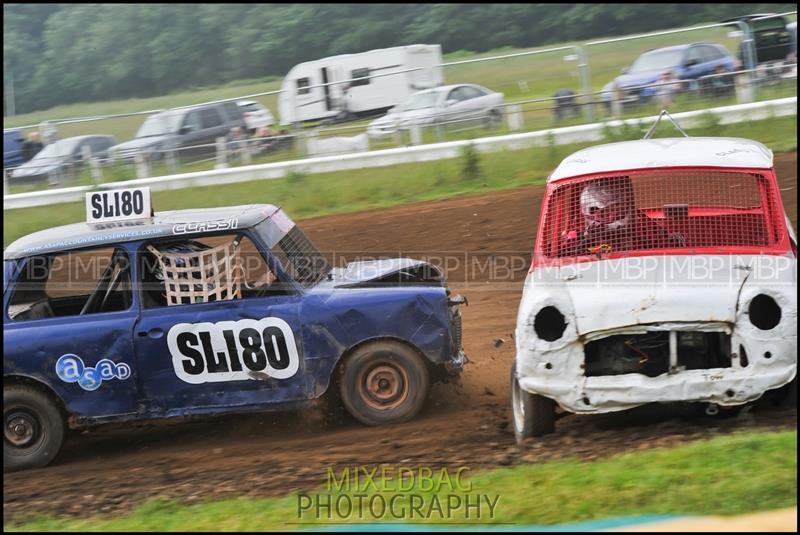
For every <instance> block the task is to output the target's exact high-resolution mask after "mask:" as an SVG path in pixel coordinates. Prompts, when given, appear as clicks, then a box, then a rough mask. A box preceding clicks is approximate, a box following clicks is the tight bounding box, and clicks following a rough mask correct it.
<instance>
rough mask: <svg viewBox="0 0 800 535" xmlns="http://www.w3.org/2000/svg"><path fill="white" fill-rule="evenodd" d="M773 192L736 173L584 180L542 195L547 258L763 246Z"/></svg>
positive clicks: (772, 223)
mask: <svg viewBox="0 0 800 535" xmlns="http://www.w3.org/2000/svg"><path fill="white" fill-rule="evenodd" d="M773 195H774V192H773V191H771V188H770V186H769V183H768V181H767V180H765V179H764V177H763V176H761V175H758V174H752V173H742V172H722V171H720V172H718V171H702V172H698V171H670V170H664V171H648V172H642V173H632V174H630V175H625V176H615V177H603V178H587V179H585V180H581V181H577V182H568V183H565V184H563V185H561V186H557V187H556V188H555V189H554V190H553V191H552V192H551V194H550V196H549V201H548V206H547V214H546V217H545V222H544V228H543V234H542V236H543V240H542V249H543V250H542V252H543V253H544V254H545V255H546V256H550V257H565V256H579V255H587V254H596V253H610V252H621V251H640V250H656V249H670V248H691V249H697V248H709V247H711V248H713V247H736V246H769V245H771V244H774V243H775V242H777V241H778V240H779V238H780V236H779V229H780V228H781V227H780V223H779V222H776V220H775V219H774V217H775V216H774V214H775V213H776V210H777V208H776V205H775V200H774V199H773Z"/></svg>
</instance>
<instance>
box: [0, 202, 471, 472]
mask: <svg viewBox="0 0 800 535" xmlns="http://www.w3.org/2000/svg"><path fill="white" fill-rule="evenodd" d="M144 190H147V188H134V189H132V190H131V189H128V190H113V191H102V192H93V193H89V194H87V202H86V205H87V222H85V223H77V224H72V225H66V226H61V227H55V228H51V229H48V230H45V231H40V232H37V233H34V234H31V235H28V236H25V237H23V238H20V239H19V240H17V241H15V242H14V243H12V244H11V245H9V246H8V248H7V249H6V250H5V251H4V253H3V259H4V270H3V273H4V284H3V306H4V307H5V310H6V314H4V319H3V328H4V333H3V372H4V374H3V406H4V418H5V419H4V428H5V429H6V440H5V442H4V445H3V464H4V466H5V467H6V468H11V469H21V468H29V467H39V466H44V465H46V464H48V463H50V462H51V461H52V460H53V458H55V457H56V455H57V454H58V451H59V449H60V447H61V443H62V439H63V436H64V430H65V428H66V427H67V426H69V427H71V428H76V427H77V428H80V427H86V426H92V425H95V424H101V423H105V422H137V421H142V420H148V419H154V418H171V417H177V418H180V417H186V416H190V415H204V414H205V415H212V414H228V413H236V412H243V411H263V410H278V409H288V408H292V409H296V408H301V407H307V406H309V405H311V404H312V403H314V400H315V399H317V398H320V397H322V396H323V395H325V397H326V399H329V400H337V403H338V402H339V401H340V402H341V404H342V405H343V406H344V408H345V409H346V410H347V411H348V412H349V413H350V414H352V415H353V416H354V417H355V418H356V419H358V420H359V421H360V422H362V423H364V424H367V425H379V424H388V423H393V422H400V421H405V420H408V419H410V418H413V417H414V416H415V415H416V414H417V413H418V412H419V411H420V410H421V408H422V406H423V404H424V403H425V401H426V398H427V395H428V392H429V389H430V385H431V383H432V382H435V381H440V380H446V379H447V378H448V377H450V376H451V375H457V374H458V373H459V372H460V371H461V368H462V366H463V364H464V361H465V356H464V353H463V351H462V349H461V316H460V313H459V306H460V304H461V303H463V302H464V299H463V298H461V297H459V296H456V295H453V294H451V293H450V290H449V289H448V288H447V281H446V279H445V277H444V275H443V273H442V272H441V270H439V268H437V267H435V266H433V265H431V264H428V263H426V262H422V261H418V260H412V259H408V258H395V259H386V260H376V261H362V262H354V263H350V264H348V265H347V266H346V267H344V268H332V267H331V266H330V265H329V264H328V262H327V261H326V259H325V257H324V256H323V255H322V254H321V253H320V252H319V251H318V250H317V249H316V248H315V247H314V245H313V244H312V243H311V242H310V241H309V240H308V238H307V237H306V236H305V234H303V232H302V230H301V229H300V228H299V227H298V226H296V225H295V223H294V222H293V221H292V220H291V219H289V217H288V216H287V215H286V214H285V213H284V212H283V211H282V210H281V209H280V208H277V207H275V206H271V205H250V206H234V207H224V208H211V209H202V210H179V211H171V212H156V213H155V214H153V215H151V208H150V201H149V197H147V196H146V195H143V193H142V192H143V191H144ZM148 191H149V190H148ZM103 214H108V215H112V216H113V217H112V218H110V219H109V218H108V215H106V216H105V219H104V218H103ZM119 214H121V215H122V216H123V217H121V218H120V220H118V221H115V220H114V217H117V216H118V215H119ZM137 218H138V219H137ZM123 219H124V220H123ZM354 238H356V239H357V237H354Z"/></svg>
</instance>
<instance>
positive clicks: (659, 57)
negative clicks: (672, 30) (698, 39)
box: [628, 50, 683, 74]
mask: <svg viewBox="0 0 800 535" xmlns="http://www.w3.org/2000/svg"><path fill="white" fill-rule="evenodd" d="M682 57H683V50H656V51H653V52H647V53H646V54H642V55H641V56H639V58H638V59H637V60H636V61H634V62H633V65H631V68H630V69H628V73H629V74H636V73H640V72H647V71H663V70H667V69H672V68H673V67H676V66H678V65H680V62H681V58H682Z"/></svg>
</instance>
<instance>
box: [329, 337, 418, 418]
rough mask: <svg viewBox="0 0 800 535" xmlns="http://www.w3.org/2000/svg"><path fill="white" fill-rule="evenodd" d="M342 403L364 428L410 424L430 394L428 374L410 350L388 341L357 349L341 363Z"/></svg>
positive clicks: (416, 355) (414, 353) (413, 351)
mask: <svg viewBox="0 0 800 535" xmlns="http://www.w3.org/2000/svg"><path fill="white" fill-rule="evenodd" d="M341 374H342V375H341V381H340V383H339V384H340V393H341V398H342V403H343V404H344V406H345V408H346V409H347V411H348V412H349V413H350V414H352V415H353V417H354V418H355V419H357V420H358V421H360V422H361V423H364V424H367V425H381V424H389V423H397V422H404V421H406V420H410V419H411V418H413V417H414V416H416V415H417V413H418V412H419V411H420V410H421V409H422V406H423V405H424V404H425V400H426V399H427V398H428V391H429V390H430V372H429V371H428V366H427V364H426V363H425V362H424V361H423V360H422V357H421V356H420V355H419V354H418V353H417V352H416V351H415V350H413V349H412V348H410V347H408V346H406V345H404V344H401V343H398V342H391V341H382V342H375V343H372V344H368V345H365V346H363V347H360V348H359V349H357V350H356V351H355V352H354V353H352V354H351V355H349V356H348V357H347V360H345V362H344V363H343V368H342V372H341Z"/></svg>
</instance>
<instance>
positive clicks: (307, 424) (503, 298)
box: [3, 154, 797, 522]
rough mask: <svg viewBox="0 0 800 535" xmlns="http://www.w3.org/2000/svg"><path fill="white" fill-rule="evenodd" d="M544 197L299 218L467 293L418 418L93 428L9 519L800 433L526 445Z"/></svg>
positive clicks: (787, 193)
mask: <svg viewBox="0 0 800 535" xmlns="http://www.w3.org/2000/svg"><path fill="white" fill-rule="evenodd" d="M777 167H778V173H779V176H780V178H781V187H782V194H783V199H784V204H785V206H786V210H787V212H788V213H789V216H790V218H791V220H792V222H793V224H794V225H795V228H796V227H797V204H796V202H797V201H796V195H797V191H796V187H797V156H796V154H789V155H779V156H778V157H777ZM541 192H542V188H541V187H540V186H532V187H526V188H522V189H518V190H514V191H508V192H501V193H491V194H486V195H480V196H471V197H463V198H458V199H454V200H446V201H435V202H426V203H417V204H411V205H405V206H400V207H396V208H391V209H384V210H380V211H370V212H362V213H358V214H348V215H340V216H332V217H325V218H316V219H311V220H306V221H303V222H302V227H303V228H304V229H305V231H306V232H307V233H308V234H309V235H310V237H311V238H312V240H313V241H314V242H315V243H316V244H317V245H318V246H319V247H320V248H321V249H323V250H325V251H328V252H335V253H336V256H337V257H338V256H340V255H343V256H345V257H346V258H348V259H349V260H352V259H353V257H354V256H356V255H359V256H362V257H363V256H365V255H367V256H372V255H374V256H378V255H392V256H395V255H397V254H398V253H400V254H402V255H405V256H411V257H417V258H431V259H433V260H434V261H443V262H447V267H448V268H449V269H448V277H449V279H450V285H451V287H452V288H453V289H454V290H455V291H457V292H459V293H463V294H464V295H466V296H468V298H469V301H470V305H469V307H464V308H462V310H463V313H464V347H465V349H466V351H467V354H468V355H469V357H470V359H471V363H470V364H468V367H467V369H466V371H465V373H464V376H463V381H462V384H461V385H440V386H437V387H436V388H435V389H434V391H433V394H432V396H431V400H430V402H429V403H428V406H427V407H426V409H425V410H424V412H423V414H422V416H421V417H419V418H418V419H416V420H414V421H412V422H409V423H405V424H401V425H396V426H391V427H384V428H365V427H363V426H361V425H358V424H356V423H349V424H345V425H340V426H337V427H334V428H324V427H323V426H322V424H321V423H319V421H318V418H317V414H316V413H315V412H314V411H306V412H302V413H298V412H293V413H281V414H267V415H250V416H236V417H225V418H217V419H214V420H211V421H209V420H205V421H203V422H196V423H181V424H175V425H168V426H164V425H152V424H151V425H144V426H141V427H140V428H139V429H133V430H131V429H113V428H105V429H99V430H93V431H91V432H84V433H83V434H81V435H77V436H71V437H70V438H69V439H68V441H67V443H66V444H65V448H64V450H63V452H62V455H61V456H60V457H59V459H58V461H57V462H56V463H55V464H54V465H52V466H49V467H47V468H44V469H41V470H31V471H27V472H22V473H14V474H6V476H5V481H4V485H3V490H4V499H3V502H4V503H3V509H4V513H5V522H8V521H9V520H13V519H15V518H16V519H21V515H27V514H30V513H51V514H68V515H81V516H84V515H89V514H95V513H108V512H111V511H114V512H121V511H126V510H129V509H131V508H132V507H134V506H135V505H136V504H138V503H141V501H142V500H144V499H146V498H148V497H152V496H156V495H162V496H170V497H175V498H179V499H181V500H184V501H186V502H188V503H191V502H195V501H204V500H209V499H216V498H220V497H234V496H242V495H258V496H264V495H277V494H285V493H287V492H290V491H292V490H295V489H309V488H311V487H314V486H316V485H319V484H322V483H323V482H324V480H325V469H326V468H327V467H329V466H333V465H339V466H342V465H354V464H363V463H367V462H368V463H372V464H377V463H393V464H397V463H409V464H410V465H413V466H430V467H436V466H441V465H449V466H464V465H466V466H469V467H470V468H472V469H473V470H477V469H480V468H485V467H490V466H493V465H509V464H515V463H518V462H531V461H539V460H544V459H550V458H557V457H563V456H570V457H579V458H581V459H592V458H596V457H600V456H607V455H609V454H613V453H617V452H619V451H623V450H630V449H641V448H650V447H656V446H663V445H668V444H673V443H678V442H684V441H687V440H693V439H696V438H702V437H707V436H711V435H715V434H719V433H726V432H731V431H735V430H741V429H746V428H753V427H758V428H764V429H796V427H797V412H796V410H795V409H792V410H776V409H770V410H754V411H750V412H747V411H745V413H743V414H742V415H740V416H738V417H736V418H731V419H726V420H707V419H696V418H694V419H690V418H688V417H679V416H676V415H674V414H670V413H667V412H664V411H656V410H652V409H651V410H637V411H629V412H626V413H622V414H615V415H607V416H595V417H583V416H574V415H572V416H567V417H565V418H563V419H562V420H559V422H558V424H557V431H556V433H555V434H553V435H550V436H547V437H544V438H543V439H540V440H537V441H535V442H532V443H530V444H529V445H526V446H525V447H523V448H519V447H517V446H516V445H515V444H514V438H513V435H512V434H511V431H510V429H509V427H508V426H509V423H508V416H509V406H508V386H507V382H508V373H509V366H510V363H511V361H512V359H513V355H514V342H513V339H512V338H511V333H512V332H513V330H514V322H515V315H516V311H517V306H518V304H519V297H520V290H521V285H522V281H523V279H524V276H525V273H526V272H527V268H528V265H529V263H530V249H531V247H532V244H533V237H534V233H535V227H536V222H537V220H538V202H539V200H540V197H541ZM354 245H355V247H354ZM467 252H469V253H468V254H467ZM441 259H446V260H441Z"/></svg>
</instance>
